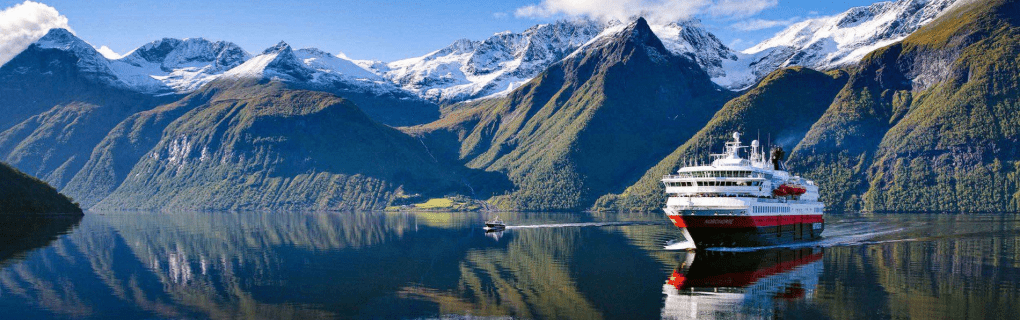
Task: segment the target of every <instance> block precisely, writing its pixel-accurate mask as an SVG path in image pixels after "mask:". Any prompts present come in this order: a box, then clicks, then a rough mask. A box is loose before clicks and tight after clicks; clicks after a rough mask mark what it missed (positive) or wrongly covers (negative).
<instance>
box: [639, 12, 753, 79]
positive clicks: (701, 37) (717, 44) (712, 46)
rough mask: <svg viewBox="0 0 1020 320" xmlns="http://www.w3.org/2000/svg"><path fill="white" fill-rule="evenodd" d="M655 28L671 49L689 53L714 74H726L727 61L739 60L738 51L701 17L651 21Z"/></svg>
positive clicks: (666, 45) (709, 72) (707, 70)
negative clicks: (669, 21)
mask: <svg viewBox="0 0 1020 320" xmlns="http://www.w3.org/2000/svg"><path fill="white" fill-rule="evenodd" d="M651 28H652V32H654V33H655V35H656V36H657V37H659V40H660V41H662V45H663V46H665V47H666V49H667V50H669V51H670V52H672V53H673V54H678V55H687V56H688V57H690V58H691V59H693V60H694V61H696V62H697V63H698V64H699V65H701V67H702V68H704V69H705V72H707V73H708V75H710V76H712V77H713V78H718V77H722V76H724V75H725V70H724V67H723V63H724V62H727V61H736V60H737V54H736V52H734V51H733V50H732V49H730V48H729V47H727V46H726V45H724V44H723V43H722V41H719V38H716V37H715V35H714V34H712V33H710V32H708V30H705V28H704V27H703V26H702V25H701V22H700V21H698V20H688V21H682V22H673V23H669V24H665V25H651Z"/></svg>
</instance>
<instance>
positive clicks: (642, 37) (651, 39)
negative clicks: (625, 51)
mask: <svg viewBox="0 0 1020 320" xmlns="http://www.w3.org/2000/svg"><path fill="white" fill-rule="evenodd" d="M625 30H626V32H628V33H629V34H630V38H631V39H633V40H635V41H638V42H641V43H646V44H653V43H658V46H659V47H662V49H663V50H665V47H663V46H662V41H661V40H659V37H658V36H656V35H655V32H652V27H651V26H649V25H648V21H645V18H643V17H638V18H637V20H634V22H632V23H631V24H630V25H629V26H627V29H625Z"/></svg>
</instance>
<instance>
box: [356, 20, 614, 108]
mask: <svg viewBox="0 0 1020 320" xmlns="http://www.w3.org/2000/svg"><path fill="white" fill-rule="evenodd" d="M602 28H603V25H602V24H601V23H599V22H596V21H589V20H574V21H559V22H556V23H551V24H541V25H537V26H534V27H531V28H529V29H527V30H525V31H524V32H521V33H513V32H501V33H497V34H495V35H493V36H492V37H489V38H488V39H485V40H482V41H472V40H467V39H462V40H458V41H456V42H454V43H453V44H451V45H450V46H448V47H446V48H443V49H440V50H437V51H434V52H431V53H429V54H427V55H424V56H421V57H417V58H410V59H404V60H399V61H394V62H391V63H388V64H386V65H385V66H380V65H378V64H375V65H370V66H369V67H372V68H373V69H374V70H376V71H377V72H379V73H380V74H382V75H383V76H384V77H385V78H386V79H389V80H390V81H392V82H393V83H396V84H397V85H398V86H400V87H402V88H404V89H405V90H408V91H411V92H414V93H416V94H418V95H419V96H421V97H424V98H426V99H430V100H433V101H442V102H450V101H462V100H467V99H473V98H479V97H485V96H490V95H496V94H504V93H507V92H509V91H510V90H513V89H515V88H517V87H519V86H520V85H521V84H523V83H525V82H527V81H529V80H531V78H534V77H535V76H536V75H538V73H540V72H542V70H545V68H547V67H549V65H551V64H553V63H555V62H556V61H559V60H561V59H563V57H565V56H566V55H568V54H570V53H571V52H573V51H574V50H576V49H577V48H578V47H580V46H581V45H582V44H584V43H585V42H587V41H588V40H590V39H591V38H593V37H594V36H595V35H597V34H598V33H599V32H600V31H601V30H602Z"/></svg>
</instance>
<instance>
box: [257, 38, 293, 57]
mask: <svg viewBox="0 0 1020 320" xmlns="http://www.w3.org/2000/svg"><path fill="white" fill-rule="evenodd" d="M292 50H293V49H291V48H290V45H289V44H287V42H285V41H280V43H277V44H276V45H275V46H272V47H269V48H266V50H265V51H262V54H272V53H280V52H284V51H292Z"/></svg>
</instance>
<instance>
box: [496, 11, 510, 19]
mask: <svg viewBox="0 0 1020 320" xmlns="http://www.w3.org/2000/svg"><path fill="white" fill-rule="evenodd" d="M507 16H509V15H508V14H507V13H506V12H496V13H493V14H492V17H493V18H496V19H506V17H507Z"/></svg>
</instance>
